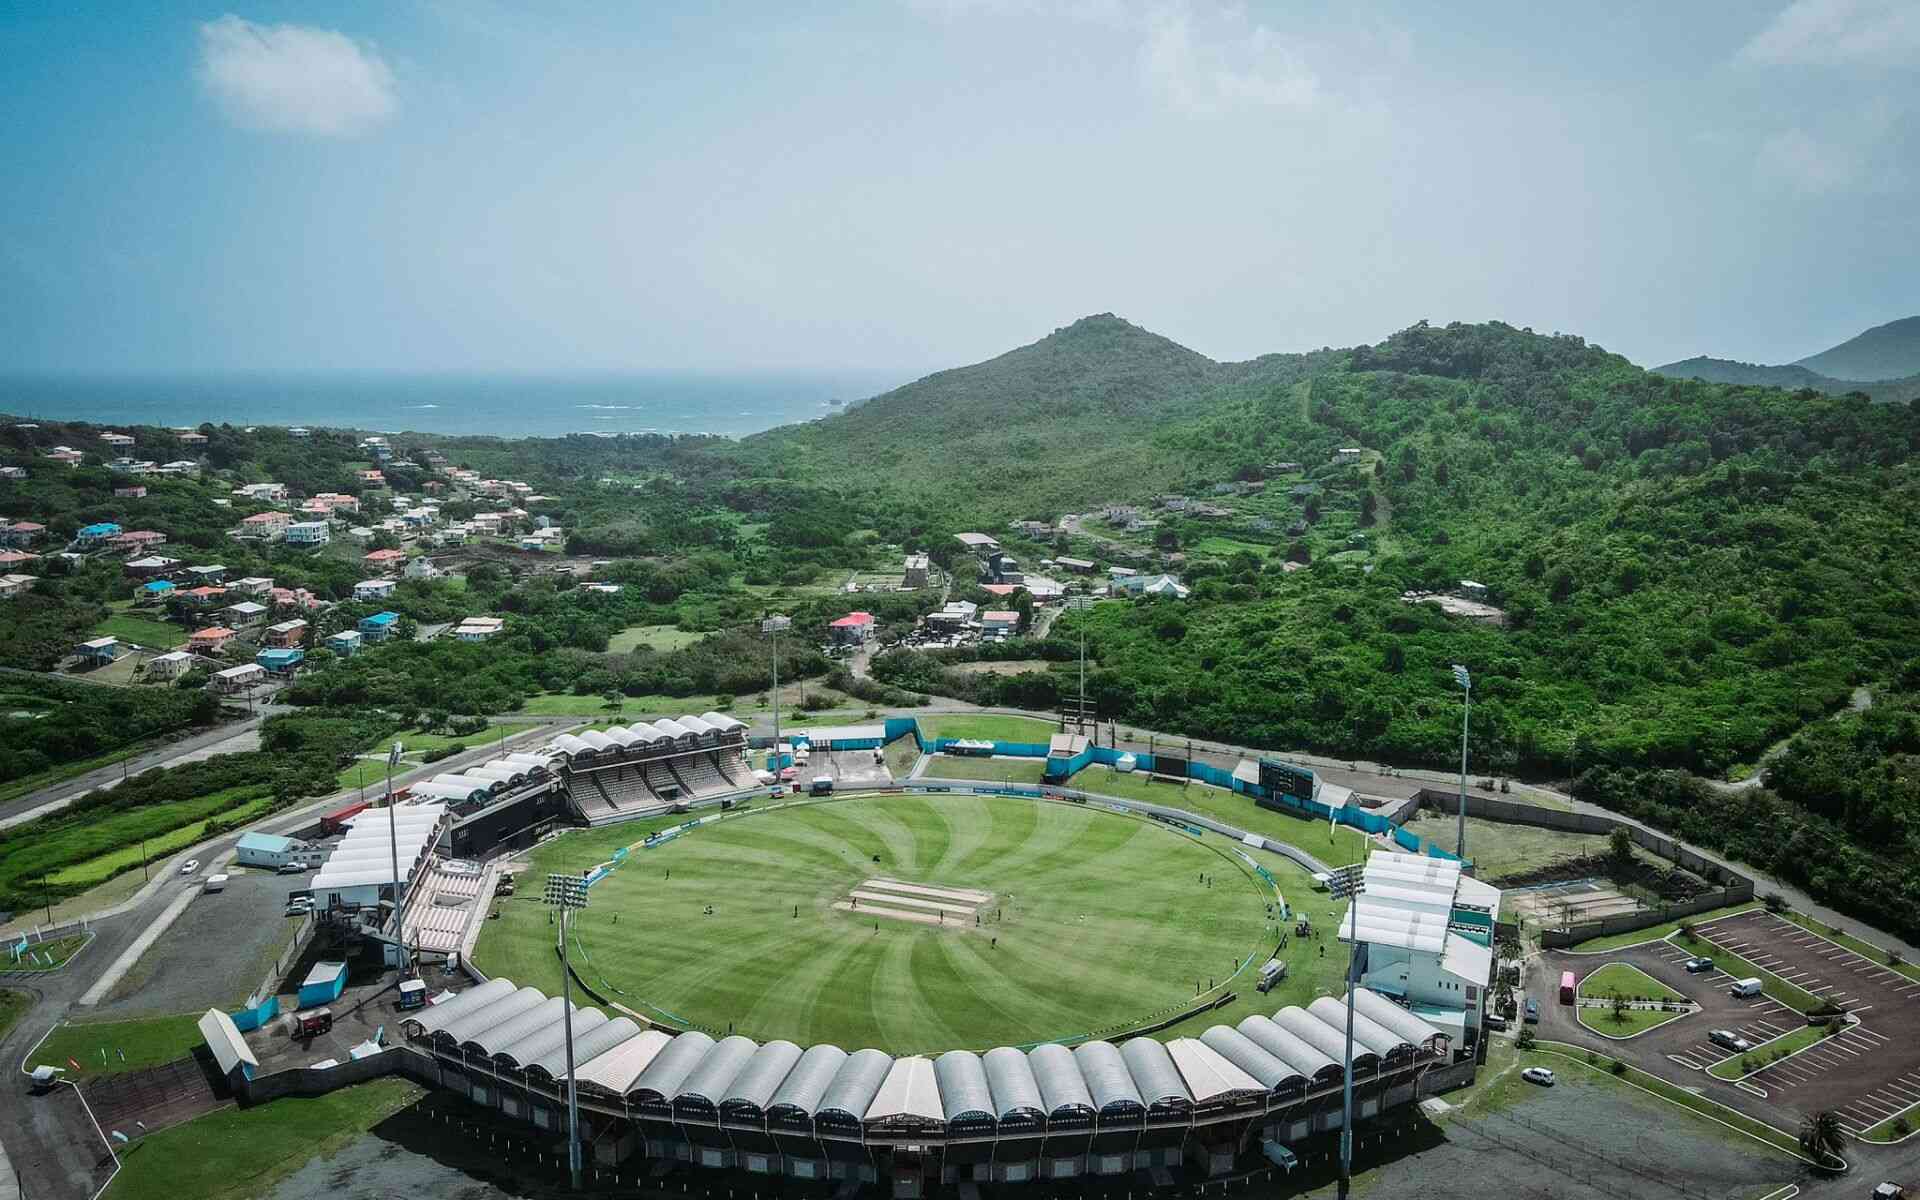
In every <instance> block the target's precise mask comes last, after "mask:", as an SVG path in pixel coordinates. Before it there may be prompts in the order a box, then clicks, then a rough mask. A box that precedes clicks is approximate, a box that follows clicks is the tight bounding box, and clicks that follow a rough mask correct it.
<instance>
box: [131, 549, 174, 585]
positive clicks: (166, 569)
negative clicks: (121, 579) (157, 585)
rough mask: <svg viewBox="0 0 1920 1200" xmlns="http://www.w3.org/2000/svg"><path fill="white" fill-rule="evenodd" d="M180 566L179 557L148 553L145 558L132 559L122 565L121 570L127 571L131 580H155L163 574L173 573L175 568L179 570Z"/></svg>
mask: <svg viewBox="0 0 1920 1200" xmlns="http://www.w3.org/2000/svg"><path fill="white" fill-rule="evenodd" d="M179 566H180V561H179V559H169V557H165V555H148V557H144V559H131V561H129V563H127V564H125V566H121V570H123V572H127V578H131V580H154V578H159V576H163V574H173V572H175V570H179Z"/></svg>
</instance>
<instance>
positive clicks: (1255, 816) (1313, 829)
mask: <svg viewBox="0 0 1920 1200" xmlns="http://www.w3.org/2000/svg"><path fill="white" fill-rule="evenodd" d="M1067 786H1068V787H1072V788H1078V789H1080V790H1081V791H1085V792H1092V793H1096V794H1098V795H1103V796H1117V797H1119V798H1121V799H1123V800H1143V801H1146V802H1147V803H1149V804H1164V805H1166V806H1168V807H1169V808H1184V809H1186V810H1187V811H1188V812H1196V813H1200V814H1202V815H1203V816H1209V817H1212V818H1214V819H1215V820H1217V821H1225V822H1227V823H1228V824H1230V825H1233V826H1234V827H1235V828H1237V829H1244V830H1246V831H1247V832H1248V833H1257V834H1259V835H1261V836H1262V837H1270V838H1272V839H1273V840H1275V841H1277V842H1286V843H1288V844H1289V845H1293V846H1298V847H1300V848H1301V849H1302V850H1305V851H1306V852H1307V853H1309V854H1311V855H1313V856H1314V857H1316V858H1318V859H1320V860H1321V861H1322V862H1325V863H1327V864H1329V865H1330V866H1336V867H1341V866H1346V865H1347V864H1349V863H1356V862H1360V861H1362V860H1363V859H1365V858H1366V856H1367V853H1368V852H1369V851H1370V850H1372V849H1374V848H1375V847H1374V844H1373V839H1371V838H1369V837H1368V836H1367V835H1366V834H1364V833H1362V832H1360V831H1359V830H1358V829H1355V828H1353V827H1352V826H1351V825H1335V826H1329V823H1328V822H1326V821H1309V820H1307V819H1305V818H1303V817H1296V816H1292V815H1290V814H1288V813H1283V812H1276V811H1274V810H1273V809H1270V808H1261V807H1260V806H1259V805H1257V804H1255V803H1254V802H1253V800H1252V799H1251V798H1249V797H1247V796H1242V795H1239V794H1238V793H1235V792H1229V791H1223V790H1222V789H1220V788H1216V787H1208V786H1207V785H1206V784H1203V783H1189V784H1187V786H1185V787H1181V786H1180V785H1179V784H1177V783H1159V782H1155V781H1153V780H1151V779H1149V778H1148V777H1147V776H1145V775H1142V774H1140V773H1139V772H1137V771H1134V772H1120V771H1115V770H1113V769H1112V768H1110V767H1088V768H1087V769H1086V770H1084V771H1082V772H1080V773H1079V774H1078V775H1075V776H1074V777H1073V778H1072V779H1070V780H1068V781H1067ZM1287 900H1288V901H1289V902H1292V901H1293V895H1292V894H1291V893H1289V894H1288V896H1287Z"/></svg>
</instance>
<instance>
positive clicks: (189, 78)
mask: <svg viewBox="0 0 1920 1200" xmlns="http://www.w3.org/2000/svg"><path fill="white" fill-rule="evenodd" d="M1916 64H1920V5H1917V4H1914V3H1912V0H1793V2H1792V3H1787V2H1785V0H1767V2H1755V3H1730V2H1724V0H1701V2H1699V3H1691V4H1681V5H1674V4H1659V3H1648V4H1632V3H1623V4H1617V5H1531V4H1482V5H1467V6H1441V5H1433V4H1423V3H1406V4H1379V5H1359V4H1356V5H1335V4H1318V5H1309V4H1283V3H1265V4H1262V3H1247V4H1225V3H1215V2H1212V0H1062V2H1060V3H1042V2H1039V0H886V2H878V0H877V2H875V3H870V4H856V5H847V6H842V7H834V8H828V7H827V6H825V5H793V4H765V5H759V4H744V3H741V4H711V5H665V4H634V5H626V4H612V5H610V4H602V3H594V4H574V3H565V2H554V3H544V4H540V5H537V6H536V5H532V4H528V5H524V6H516V5H509V4H504V3H491V2H489V0H446V2H444V3H431V2H429V3H414V2H407V0H391V2H382V3H352V2H342V3H332V4H326V5H319V4H284V3H257V4H248V5H246V6H244V7H239V8H231V9H230V8H226V7H222V6H221V5H220V4H218V3H216V4H212V5H195V4H175V3H165V2H163V0H153V2H150V3H145V4H141V5H137V6H127V5H113V4H92V5H86V4H77V3H76V4H72V5H67V4H60V5H39V4H15V5H9V6H6V7H5V8H4V9H0V78H3V79H5V80H6V81H7V82H6V87H7V98H6V102H5V104H3V105H0V154H4V161H5V162H6V163H7V169H6V170H5V171H4V172H0V297H4V298H5V299H4V302H0V369H19V370H34V371H40V370H53V371H92V370H112V371H119V370H146V369H164V370H175V369H184V370H244V369H277V368H333V367H352V368H399V369H419V370H436V369H448V368H457V369H481V370H489V369H523V370H556V369H575V368H580V369H603V368H622V367H693V368H722V369H730V368H756V369H758V368H770V369H778V368H790V367H827V368H835V367H882V368H907V369H922V368H934V367H940V366H946V365H951V364H954V363H959V362H966V361H972V360H976V359H979V358H983V357H986V356H989V355H991V354H994V353H997V352H999V351H1001V350H1004V349H1007V348H1010V347H1012V346H1014V345H1017V344H1021V343H1024V342H1027V341H1031V340H1033V339H1034V338H1036V337H1040V336H1043V335H1044V334H1046V333H1047V332H1048V331H1050V330H1052V329H1053V328H1055V327H1057V326H1060V325H1064V324H1066V323H1068V322H1070V321H1072V320H1073V319H1074V318H1076V317H1079V316H1082V315H1085V314H1087V313H1091V312H1102V311H1112V312H1116V313H1119V314H1120V315H1122V316H1125V317H1127V318H1128V319H1130V320H1132V321H1135V322H1136V323H1138V324H1141V325H1144V326H1146V327H1148V328H1151V329H1154V330H1156V331H1158V332H1161V333H1164V334H1166V335H1168V336H1169V337H1172V338H1175V339H1176V340H1178V341H1181V342H1183V343H1185V344H1187V345H1189V346H1192V347H1193V348H1195V349H1197V350H1200V351H1202V352H1203V353H1207V354H1210V355H1213V356H1214V357H1217V358H1244V357H1248V356H1251V355H1254V354H1259V353H1265V352H1270V351H1277V350H1303V349H1311V348H1315V347H1319V346H1322V345H1351V344H1354V343H1357V342H1362V341H1374V340H1378V339H1379V338H1381V337H1383V336H1385V335H1386V334H1388V333H1390V332H1392V331H1393V330H1395V329H1397V328H1400V327H1403V326H1405V325H1407V324H1409V323H1411V322H1413V321H1415V320H1419V319H1421V318H1426V319H1430V320H1433V321H1436V322H1443V321H1448V320H1481V319H1487V318H1498V319H1502V320H1506V321H1510V322H1513V323H1514V324H1517V325H1524V326H1531V327H1533V328H1536V329H1540V330H1543V331H1545V330H1563V331H1567V332H1573V333H1578V334H1581V335H1583V336H1585V337H1588V338H1589V339H1591V340H1593V341H1596V342H1599V343H1600V344H1602V345H1605V346H1607V347H1608V348H1610V349H1613V350H1617V351H1619V352H1621V353H1623V354H1626V355H1627V356H1629V357H1630V358H1632V359H1634V360H1635V361H1637V362H1642V363H1648V364H1651V363H1657V362H1663V361H1666V360H1668V359H1671V358H1678V357H1684V356H1686V355H1689V354H1693V353H1711V354H1716V355H1724V356H1728V357H1736V358H1743V359H1748V360H1760V361H1787V360H1790V359H1793V358H1796V357H1799V356H1802V355H1805V354H1808V353H1812V352H1814V351H1817V350H1819V349H1822V348H1824V347H1825V346H1827V345H1828V344H1831V343H1832V342H1834V341H1837V340H1840V339H1842V338H1845V337H1847V336H1850V335H1852V334H1853V333H1856V332H1858V331H1859V330H1860V329H1862V328H1865V327H1866V326H1869V325H1873V324H1878V323H1881V322H1883V321H1887V320H1892V319H1894V318H1897V317H1902V316H1907V315H1911V314H1914V313H1916V312H1920V294H1917V293H1920V286H1917V285H1916V283H1915V281H1916V280H1920V236H1917V235H1920V228H1916V224H1917V222H1916V217H1915V214H1916V212H1920V113H1917V112H1916V108H1917V107H1920V86H1917V85H1920V68H1917V66H1916Z"/></svg>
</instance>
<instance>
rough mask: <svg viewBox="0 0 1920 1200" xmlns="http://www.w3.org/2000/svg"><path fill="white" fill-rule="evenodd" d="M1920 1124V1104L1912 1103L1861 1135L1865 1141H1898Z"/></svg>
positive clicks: (1861, 1138)
mask: <svg viewBox="0 0 1920 1200" xmlns="http://www.w3.org/2000/svg"><path fill="white" fill-rule="evenodd" d="M1916 1125H1920V1104H1910V1105H1908V1106H1907V1107H1906V1108H1903V1109H1901V1110H1900V1111H1899V1112H1897V1113H1895V1114H1893V1115H1892V1116H1890V1117H1888V1118H1887V1119H1886V1120H1884V1121H1882V1122H1880V1123H1879V1124H1878V1125H1875V1126H1874V1127H1873V1128H1872V1129H1869V1130H1867V1131H1866V1132H1865V1133H1863V1134H1861V1135H1860V1140H1861V1141H1863V1142H1897V1141H1900V1140H1902V1139H1904V1138H1906V1137H1907V1136H1909V1135H1910V1134H1912V1133H1913V1130H1914V1127H1915V1126H1916Z"/></svg>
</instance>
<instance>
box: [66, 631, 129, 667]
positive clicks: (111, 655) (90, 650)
mask: <svg viewBox="0 0 1920 1200" xmlns="http://www.w3.org/2000/svg"><path fill="white" fill-rule="evenodd" d="M73 652H74V653H75V654H76V655H78V656H79V658H80V661H82V662H89V663H95V664H99V663H110V662H112V661H113V660H114V659H116V658H119V657H120V639H119V638H110V637H98V638H94V639H92V640H91V641H86V642H81V643H80V644H79V645H78V646H75V647H74V648H73Z"/></svg>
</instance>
